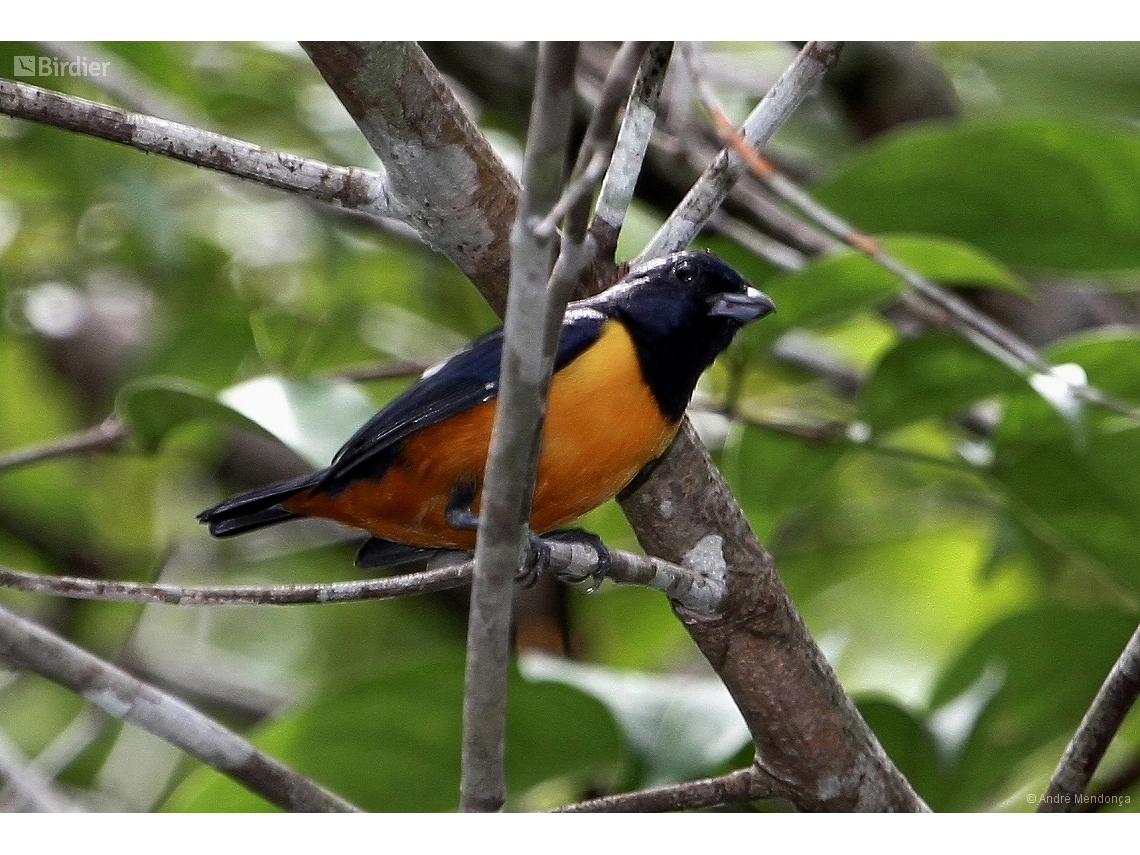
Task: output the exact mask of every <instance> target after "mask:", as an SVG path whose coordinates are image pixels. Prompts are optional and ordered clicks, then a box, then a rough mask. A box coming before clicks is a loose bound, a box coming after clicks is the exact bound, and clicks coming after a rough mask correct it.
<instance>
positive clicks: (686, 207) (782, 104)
mask: <svg viewBox="0 0 1140 855" xmlns="http://www.w3.org/2000/svg"><path fill="white" fill-rule="evenodd" d="M841 47H842V44H841V43H838V42H808V43H807V45H805V46H804V48H803V50H801V51H800V52H799V55H797V56H796V59H795V61H794V62H793V63H792V64H791V65H790V66H789V67H788V69H787V70H786V71H785V72H784V73H783V74H781V75H780V78H779V79H778V80H777V81H776V82H775V84H773V86H772V88H771V89H770V90H768V94H766V95H765V96H764V98H763V99H762V100H761V101H760V103H759V104H757V105H756V109H755V110H753V111H752V113H751V115H749V117H748V119H747V120H746V121H745V123H744V128H743V131H742V133H743V135H744V138H745V140H747V141H748V144H749V145H750V146H752V147H759V146H761V145H763V144H764V143H766V142H767V141H768V140H769V139H771V137H772V134H774V133H775V132H776V130H777V128H779V127H780V125H782V124H783V123H784V122H785V121H786V120H787V118H788V117H789V116H790V115H791V114H792V112H793V111H794V110H795V109H796V107H798V106H799V105H800V103H801V102H802V101H803V100H804V98H806V97H807V96H808V95H809V94H810V93H811V92H812V90H814V89H815V88H816V86H817V85H818V84H819V81H820V80H821V79H822V78H823V75H824V73H825V72H826V71H827V70H828V69H829V68H830V67H831V66H832V65H834V64H835V61H836V59H838V58H839V51H840V48H841ZM746 170H747V164H746V163H745V162H744V161H743V160H742V159H741V158H740V156H739V155H738V154H737V153H736V152H735V151H733V150H732V149H731V148H725V149H722V150H721V152H720V154H718V155H717V156H716V158H715V159H714V160H713V162H712V163H711V164H709V166H708V168H707V169H705V171H704V174H703V175H701V177H700V180H698V181H697V183H696V184H695V185H693V188H692V190H690V191H689V192H688V194H687V195H686V196H685V198H684V199H683V200H682V201H681V204H680V205H678V206H677V209H676V210H675V211H673V213H672V214H670V215H669V219H667V220H666V221H665V224H664V225H662V226H661V228H660V229H659V230H658V232H657V234H655V235H654V236H653V239H652V240H651V241H650V242H649V246H647V247H646V248H645V249H644V250H643V251H642V253H641V256H640V258H654V257H656V256H659V255H666V254H668V253H670V252H676V251H677V250H680V249H684V248H685V247H686V246H688V245H689V243H690V242H691V241H692V240H693V238H695V237H696V236H697V233H698V232H699V231H700V230H701V227H702V226H703V225H704V224H705V223H706V222H707V221H708V219H709V218H710V217H711V216H712V215H713V213H714V212H715V211H716V210H717V209H718V208H719V207H720V205H721V203H722V202H724V200H725V199H726V198H727V196H728V193H729V190H731V189H732V185H733V184H735V183H736V181H737V180H738V179H739V178H740V176H742V175H743V174H744V173H745V171H746Z"/></svg>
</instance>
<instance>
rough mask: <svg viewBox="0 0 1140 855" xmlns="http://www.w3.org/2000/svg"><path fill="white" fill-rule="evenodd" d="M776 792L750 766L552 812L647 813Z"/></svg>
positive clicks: (749, 799)
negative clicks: (715, 775) (717, 775)
mask: <svg viewBox="0 0 1140 855" xmlns="http://www.w3.org/2000/svg"><path fill="white" fill-rule="evenodd" d="M774 795H776V793H775V791H774V790H773V788H772V785H771V782H770V781H768V780H767V779H766V777H765V775H764V774H763V772H761V771H760V770H759V769H757V768H756V767H755V766H750V767H748V768H747V769H739V770H737V771H735V772H729V773H728V774H727V775H721V776H720V777H717V778H704V779H702V780H700V781H688V782H687V783H684V784H670V785H668V786H664V787H653V788H651V789H647V790H639V791H637V792H634V793H620V794H618V795H616V796H602V797H601V798H597V799H590V800H589V801H585V802H578V803H577V804H573V805H567V806H566V807H562V808H558V809H557V810H555V811H553V812H554V813H649V812H660V811H672V810H697V809H699V808H706V807H715V806H717V805H730V804H740V803H742V802H754V801H758V800H759V799H770V798H772V797H773V796H774Z"/></svg>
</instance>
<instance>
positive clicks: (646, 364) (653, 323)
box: [598, 252, 776, 410]
mask: <svg viewBox="0 0 1140 855" xmlns="http://www.w3.org/2000/svg"><path fill="white" fill-rule="evenodd" d="M598 299H600V300H603V301H605V303H606V304H607V306H608V309H609V311H610V312H611V313H612V314H614V315H615V316H616V317H618V318H620V319H621V320H622V321H623V322H624V323H625V325H626V327H627V328H628V329H629V331H630V334H631V336H632V338H633V341H634V344H635V345H636V347H637V350H638V355H639V357H640V359H641V364H642V369H643V372H644V373H645V375H646V379H647V380H648V381H649V382H650V384H651V385H653V386H654V387H655V390H656V391H658V392H659V394H658V398H659V399H664V400H666V401H667V402H668V404H669V408H672V409H676V408H677V407H678V406H679V407H680V409H681V410H683V409H684V407H685V406H686V405H687V404H688V400H689V397H690V396H691V395H692V392H693V389H694V388H695V386H696V382H697V378H698V377H699V376H700V375H701V372H703V371H704V370H705V369H706V368H708V367H709V365H711V364H712V362H713V360H714V359H716V357H717V355H718V354H720V353H721V352H722V351H723V350H724V349H725V348H726V347H728V345H729V344H730V343H731V342H732V337H733V336H734V335H735V334H736V333H737V331H739V330H740V328H741V327H743V326H744V325H745V324H748V323H751V322H752V321H755V320H757V319H759V318H762V317H764V316H765V315H768V314H771V313H772V312H773V311H775V308H776V307H775V306H774V305H773V303H772V301H771V300H770V299H769V298H768V297H767V296H765V295H764V294H763V293H761V292H760V291H758V290H756V289H755V288H753V287H752V286H751V285H750V284H749V282H748V280H747V279H745V278H744V277H743V276H741V275H740V274H739V273H737V272H736V271H735V270H733V269H732V268H731V267H729V266H728V265H727V264H725V263H724V262H723V261H721V260H720V259H719V258H717V257H716V256H715V255H713V254H712V253H709V252H677V253H674V254H672V255H667V256H664V257H662V258H657V259H654V260H652V261H648V262H645V263H643V264H638V265H635V266H634V267H632V268H631V269H630V271H629V272H628V273H627V274H626V275H625V277H623V278H622V280H621V281H620V282H619V283H618V284H617V285H615V286H614V287H613V288H611V289H610V290H609V291H607V292H606V293H605V294H603V295H602V296H601V297H600V298H598Z"/></svg>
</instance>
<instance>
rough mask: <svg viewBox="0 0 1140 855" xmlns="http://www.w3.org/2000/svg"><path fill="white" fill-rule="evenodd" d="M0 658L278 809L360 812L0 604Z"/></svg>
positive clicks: (230, 733) (173, 700)
mask: <svg viewBox="0 0 1140 855" xmlns="http://www.w3.org/2000/svg"><path fill="white" fill-rule="evenodd" d="M0 657H3V658H4V659H7V660H8V661H9V662H11V663H12V664H13V665H15V666H17V667H20V668H26V669H28V670H29V671H34V672H36V673H37V674H40V675H42V676H44V677H47V678H48V679H49V680H53V681H54V682H56V683H59V684H60V685H61V686H65V687H66V688H68V689H71V690H72V691H73V692H76V693H78V694H80V695H82V696H83V697H84V698H86V699H87V700H88V701H89V702H90V703H92V704H94V705H95V706H97V707H99V708H100V709H101V710H103V711H104V712H106V713H107V714H109V715H111V716H114V717H115V718H118V719H122V720H123V721H128V722H130V723H131V724H134V725H137V726H138V727H141V728H142V729H143V730H146V731H148V732H150V733H152V734H154V735H155V736H157V737H159V738H160V739H164V740H166V741H167V742H169V743H170V744H171V745H174V746H177V747H178V748H180V749H182V750H183V751H185V752H186V753H187V754H189V755H190V756H192V757H195V758H197V759H198V760H201V761H202V762H203V763H206V764H208V765H210V766H212V767H214V768H215V769H217V770H218V771H219V772H221V773H222V774H224V775H228V776H229V777H231V778H233V779H234V780H235V781H237V782H238V783H239V784H241V785H242V786H245V787H247V788H249V789H250V790H252V791H253V792H255V793H257V794H258V795H260V796H261V797H262V798H265V799H267V800H268V801H270V802H272V803H273V804H275V805H277V806H278V807H281V808H284V809H286V810H292V811H321V812H329V811H334V812H338V811H356V810H357V808H355V807H353V805H351V804H350V803H348V802H347V801H345V800H344V799H342V798H341V797H340V796H337V795H336V794H334V793H331V792H329V791H328V790H326V789H325V788H324V787H322V786H320V785H319V784H317V783H315V782H313V781H311V780H309V779H308V778H306V777H304V776H303V775H301V774H299V773H298V772H295V771H294V770H292V769H290V768H289V767H287V766H285V765H284V764H282V763H279V762H278V761H277V760H274V759H273V758H272V757H269V756H268V755H266V754H263V753H262V752H261V751H258V750H257V749H256V748H254V747H253V746H252V745H250V744H249V743H248V742H247V741H246V740H244V739H242V738H241V737H240V736H238V735H237V734H236V733H234V732H233V731H231V730H228V729H227V728H225V727H223V726H222V725H220V724H218V723H217V722H216V721H214V720H212V719H210V718H207V717H206V716H204V715H202V714H201V713H200V712H198V711H197V710H195V709H194V708H193V707H190V706H188V705H187V704H185V703H183V702H182V701H180V700H178V699H177V698H175V697H172V696H171V695H168V694H166V693H165V692H162V691H160V690H158V689H156V688H155V687H154V686H150V685H148V684H146V683H143V682H142V681H140V680H137V679H135V678H134V677H132V676H131V675H130V674H128V673H126V672H125V671H123V670H121V669H119V668H116V667H115V666H114V665H112V664H111V663H109V662H105V661H103V660H102V659H100V658H98V657H97V656H94V655H93V654H91V653H88V652H87V651H86V650H83V649H82V648H80V647H77V646H76V645H74V644H72V643H71V642H70V641H67V640H66V639H64V638H61V637H59V636H58V635H56V634H55V633H53V632H50V631H49V630H46V629H44V628H43V627H41V626H39V625H37V624H35V623H33V622H32V621H30V620H28V619H27V618H24V617H22V616H20V615H19V614H17V613H16V612H13V611H10V610H9V609H6V608H4V607H2V606H0Z"/></svg>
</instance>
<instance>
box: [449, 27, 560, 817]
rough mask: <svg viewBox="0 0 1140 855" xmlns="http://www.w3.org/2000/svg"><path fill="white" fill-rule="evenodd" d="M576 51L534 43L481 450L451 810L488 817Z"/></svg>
mask: <svg viewBox="0 0 1140 855" xmlns="http://www.w3.org/2000/svg"><path fill="white" fill-rule="evenodd" d="M577 55H578V45H577V43H575V42H570V43H566V42H559V43H552V42H544V43H543V44H542V46H541V47H540V48H539V53H538V74H537V80H536V83H535V91H534V104H533V106H532V108H531V121H530V128H529V130H528V132H527V145H526V155H525V158H524V163H523V194H522V202H521V203H520V205H519V208H518V216H517V218H516V220H515V224H514V227H513V229H512V231H511V285H510V292H509V294H508V296H507V314H506V319H505V322H504V327H503V357H502V367H501V369H500V377H499V395H498V401H497V404H496V409H495V422H494V427H493V429H492V432H491V447H490V450H489V452H488V457H487V469H486V474H485V476H484V480H483V493H482V499H481V503H482V504H481V508H480V511H479V536H478V539H477V541H476V544H475V577H474V580H473V582H472V586H471V610H470V615H469V617H468V624H467V672H466V677H465V680H464V684H465V690H464V697H463V770H462V781H461V785H460V802H459V807H460V810H465V811H496V810H500V809H502V806H503V803H504V802H505V801H506V795H507V793H506V775H505V769H504V743H505V738H506V704H507V671H508V666H509V662H510V623H511V592H512V591H511V589H512V586H511V582H512V580H513V578H514V577H515V575H516V574H517V573H518V572H519V569H520V568H521V567H522V565H523V560H524V558H525V554H526V541H527V532H528V525H527V522H528V520H529V519H530V509H531V501H532V499H533V497H534V479H535V474H536V472H537V471H538V451H539V438H540V436H541V432H542V423H543V416H544V410H545V401H546V393H547V388H548V386H549V384H550V374H551V371H552V370H553V368H554V354H555V350H556V348H557V346H558V329H559V326H560V321H561V318H562V314H563V312H564V310H565V308H566V300H567V298H568V297H569V294H568V293H567V294H566V295H565V297H564V298H563V299H562V300H560V301H559V300H558V299H557V295H556V294H555V292H554V291H552V290H550V289H548V288H547V283H548V282H549V281H550V274H551V272H552V269H553V267H554V260H555V257H554V252H555V250H556V247H557V244H556V243H555V242H554V239H553V235H551V236H547V237H545V238H544V237H542V236H540V235H539V234H537V233H536V232H535V230H534V226H535V225H536V223H537V222H538V221H541V219H542V217H543V216H544V215H545V213H546V212H547V211H549V210H550V209H551V208H552V207H553V206H554V205H555V204H556V203H557V201H558V199H559V196H560V194H561V188H562V182H563V179H564V177H565V164H566V147H567V144H568V141H569V137H570V119H571V117H572V115H573V110H572V109H571V108H572V106H573V97H574V66H575V64H576V60H577Z"/></svg>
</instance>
